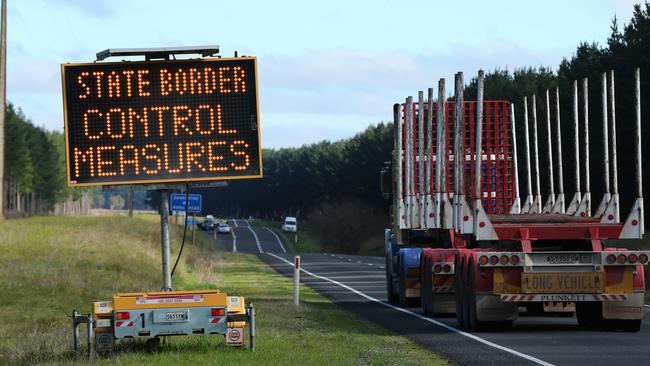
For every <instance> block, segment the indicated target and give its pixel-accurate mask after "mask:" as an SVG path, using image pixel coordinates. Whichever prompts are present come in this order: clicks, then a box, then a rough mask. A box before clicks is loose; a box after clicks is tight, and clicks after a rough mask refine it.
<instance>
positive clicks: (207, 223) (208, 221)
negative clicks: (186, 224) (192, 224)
mask: <svg viewBox="0 0 650 366" xmlns="http://www.w3.org/2000/svg"><path fill="white" fill-rule="evenodd" d="M216 225H217V222H216V221H215V220H214V218H209V217H206V218H205V220H203V221H202V222H200V223H198V224H197V225H196V226H197V227H198V228H199V229H201V230H204V231H208V230H214V228H215V227H216Z"/></svg>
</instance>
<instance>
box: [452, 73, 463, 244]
mask: <svg viewBox="0 0 650 366" xmlns="http://www.w3.org/2000/svg"><path fill="white" fill-rule="evenodd" d="M463 99H464V98H463V73H462V72H459V73H456V75H455V78H454V108H455V113H454V114H455V115H454V229H456V230H458V231H459V232H460V231H461V226H462V222H463V217H462V216H463V212H462V206H461V204H462V203H461V199H465V198H464V195H463V189H464V184H463V182H464V179H463V178H464V170H465V169H464V168H465V144H464V143H463V142H464V140H465V135H464V133H463V130H464V129H463V125H464V124H465V118H464V113H463V112H464V108H463V102H464V101H463Z"/></svg>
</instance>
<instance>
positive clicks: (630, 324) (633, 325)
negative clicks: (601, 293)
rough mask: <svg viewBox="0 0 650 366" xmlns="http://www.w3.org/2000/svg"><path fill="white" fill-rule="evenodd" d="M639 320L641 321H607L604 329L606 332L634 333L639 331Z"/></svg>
mask: <svg viewBox="0 0 650 366" xmlns="http://www.w3.org/2000/svg"><path fill="white" fill-rule="evenodd" d="M641 320H642V319H632V320H628V319H612V320H607V322H606V329H607V330H620V331H623V332H630V333H636V332H638V331H639V330H641Z"/></svg>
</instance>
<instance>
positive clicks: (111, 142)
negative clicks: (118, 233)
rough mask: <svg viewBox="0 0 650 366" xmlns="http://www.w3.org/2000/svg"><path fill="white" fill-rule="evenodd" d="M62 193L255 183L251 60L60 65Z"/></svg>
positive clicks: (257, 158)
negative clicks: (84, 189) (123, 186)
mask: <svg viewBox="0 0 650 366" xmlns="http://www.w3.org/2000/svg"><path fill="white" fill-rule="evenodd" d="M61 73H62V81H63V105H64V119H65V136H66V156H67V172H68V184H69V185H71V186H82V185H110V184H137V183H163V182H186V181H198V180H223V179H241V178H259V177H261V176H262V164H261V161H262V156H261V147H260V135H259V131H260V130H259V110H258V100H257V95H258V93H257V65H256V59H255V58H254V57H240V58H232V59H218V58H216V59H215V58H212V59H195V60H174V61H142V62H126V61H125V62H119V63H112V62H98V63H87V64H63V65H61Z"/></svg>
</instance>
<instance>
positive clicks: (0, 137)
mask: <svg viewBox="0 0 650 366" xmlns="http://www.w3.org/2000/svg"><path fill="white" fill-rule="evenodd" d="M1 1H2V20H0V21H2V26H1V27H2V29H1V30H0V221H2V220H3V219H4V207H5V206H4V197H5V184H4V183H5V150H6V148H5V129H6V127H5V126H6V125H7V123H6V120H7V78H6V75H7V0H1Z"/></svg>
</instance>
